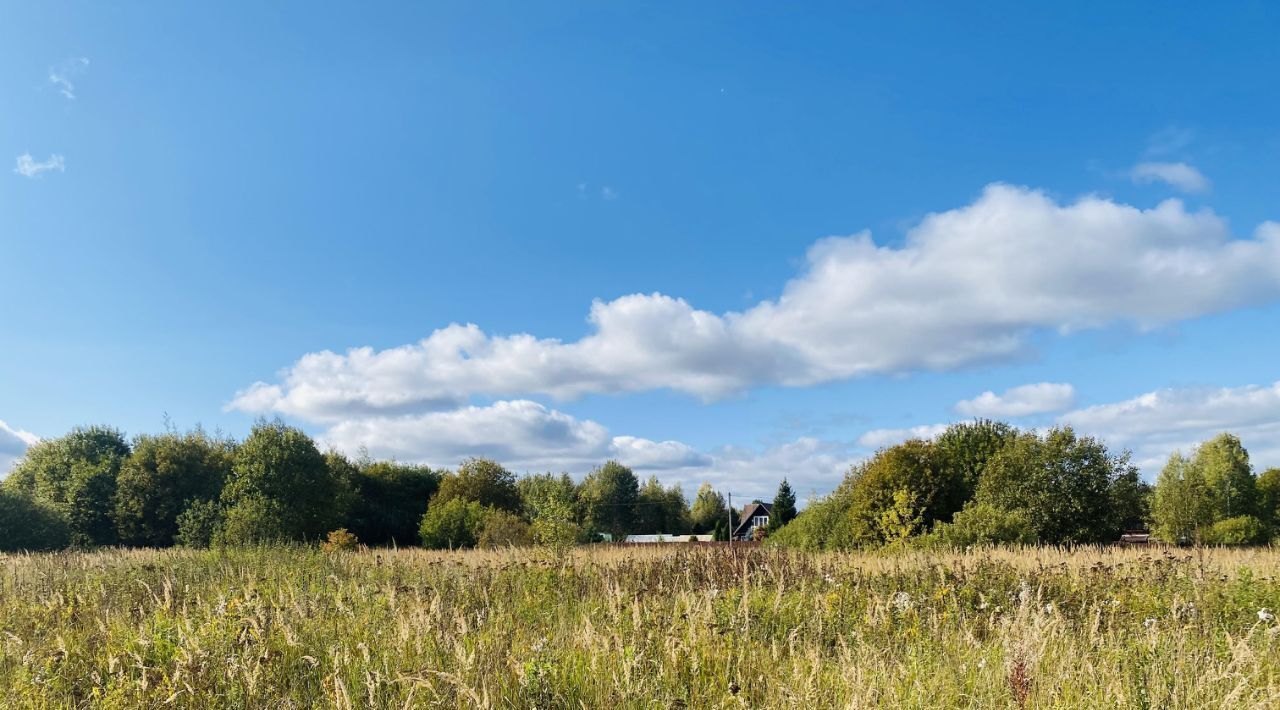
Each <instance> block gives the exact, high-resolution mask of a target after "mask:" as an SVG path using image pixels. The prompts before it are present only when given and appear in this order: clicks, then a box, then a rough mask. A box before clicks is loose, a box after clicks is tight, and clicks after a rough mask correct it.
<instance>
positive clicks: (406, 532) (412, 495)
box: [347, 461, 441, 546]
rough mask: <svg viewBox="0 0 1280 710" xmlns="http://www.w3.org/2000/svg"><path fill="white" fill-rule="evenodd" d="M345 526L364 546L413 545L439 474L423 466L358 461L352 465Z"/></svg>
mask: <svg viewBox="0 0 1280 710" xmlns="http://www.w3.org/2000/svg"><path fill="white" fill-rule="evenodd" d="M349 476H350V479H349V480H350V485H351V490H352V499H353V500H352V504H351V506H350V512H349V513H348V515H347V526H348V527H349V528H350V529H351V531H352V532H353V533H354V534H355V535H356V536H357V537H359V538H360V540H361V541H363V542H364V543H365V544H368V545H391V544H395V545H401V546H404V545H414V544H416V543H417V541H418V524H419V523H420V522H422V516H423V515H424V514H426V512H427V502H428V501H430V500H431V497H432V496H433V495H435V493H436V491H437V490H438V489H439V486H440V478H441V476H440V474H439V473H438V472H436V471H433V470H432V469H431V468H429V467H427V466H414V465H410V464H401V463H396V462H394V461H361V462H359V463H357V464H356V465H354V466H352V468H351V472H350V474H349Z"/></svg>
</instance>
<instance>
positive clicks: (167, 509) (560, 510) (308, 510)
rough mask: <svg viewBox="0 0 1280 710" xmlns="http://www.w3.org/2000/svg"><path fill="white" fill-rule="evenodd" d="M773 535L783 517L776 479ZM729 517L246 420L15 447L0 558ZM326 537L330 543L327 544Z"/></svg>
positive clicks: (668, 490) (560, 537)
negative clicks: (405, 459)
mask: <svg viewBox="0 0 1280 710" xmlns="http://www.w3.org/2000/svg"><path fill="white" fill-rule="evenodd" d="M778 500H779V501H780V502H781V503H782V504H783V510H782V513H783V514H782V516H781V517H779V518H778V520H779V524H781V523H782V522H785V520H789V519H790V518H791V517H794V516H795V495H794V492H792V490H791V488H790V486H789V484H787V482H786V481H785V480H784V481H783V482H782V484H781V486H780V487H779V497H778ZM731 515H733V516H734V518H735V520H736V514H735V511H730V510H729V509H728V507H727V506H726V505H725V500H724V497H723V496H722V495H721V494H720V493H718V492H717V491H715V490H714V489H712V487H711V486H710V484H705V483H704V484H703V485H702V486H701V487H700V488H699V489H698V491H697V494H696V495H695V497H694V500H693V503H692V505H690V504H689V502H688V501H687V500H686V498H685V495H684V492H683V491H682V490H681V488H680V486H679V485H673V486H669V487H664V486H663V485H662V484H661V483H660V482H659V481H658V479H657V478H656V477H650V478H649V479H648V480H647V481H645V482H644V483H641V482H640V481H639V480H638V479H637V477H636V475H635V473H634V472H633V471H632V470H631V469H629V468H627V467H626V466H623V465H622V464H620V463H618V462H616V461H609V462H607V463H605V464H603V465H602V466H600V467H598V468H596V469H595V470H593V471H591V473H589V474H588V475H587V476H586V477H585V478H584V479H583V480H582V481H581V482H575V481H574V480H573V479H572V478H570V477H569V475H568V474H552V473H544V474H537V475H529V476H524V477H520V478H517V477H516V476H515V474H513V473H512V472H510V471H508V470H507V469H505V468H503V467H502V466H501V465H500V464H499V463H497V462H495V461H492V460H489V459H482V458H476V459H469V460H467V461H464V462H463V463H462V464H461V465H460V466H458V467H457V469H455V470H452V471H447V470H439V469H433V468H430V467H428V466H420V465H412V464H405V463H398V462H395V461H378V460H373V459H370V458H368V457H361V458H359V459H356V460H352V459H350V458H348V457H346V456H344V455H342V454H341V453H338V452H334V451H330V452H327V453H322V452H321V451H320V450H319V448H318V447H317V446H316V443H315V442H314V441H313V440H312V439H311V437H309V436H308V435H307V434H306V433H304V432H302V431H301V430H299V429H296V428H293V427H289V426H286V425H285V424H283V423H282V422H280V421H263V422H259V423H257V424H256V425H255V426H254V427H253V428H252V430H251V431H250V433H249V435H248V436H247V437H246V438H245V439H244V440H243V441H238V442H237V441H235V440H233V439H231V438H228V437H225V436H220V435H216V434H209V433H207V432H205V431H203V430H200V429H196V430H194V431H190V432H178V431H167V432H165V433H162V434H157V435H141V436H137V437H135V438H134V439H133V440H132V441H128V440H126V439H125V437H124V435H123V434H121V433H120V432H119V431H117V430H115V429H112V428H110V427H103V426H93V427H82V428H76V429H73V430H72V431H71V432H70V433H68V434H66V435H65V436H62V437H59V438H56V439H48V440H44V441H40V442H38V443H37V444H35V445H33V446H32V447H31V448H29V449H28V450H27V452H26V453H25V455H24V456H23V458H22V459H21V460H20V461H19V462H18V463H17V464H16V465H15V467H14V468H13V470H12V471H11V473H10V474H9V476H8V477H7V478H6V479H5V480H4V481H3V483H2V484H0V550H50V549H59V548H63V547H68V546H76V547H96V546H107V545H124V546H136V547H167V546H171V545H186V546H194V547H207V546H211V545H242V544H256V543H262V542H273V541H317V540H321V539H324V538H326V537H331V539H332V540H336V541H339V542H341V543H342V544H352V543H354V542H355V541H359V542H361V543H365V544H368V545H399V546H408V545H416V544H422V545H425V546H427V547H433V548H460V547H473V546H505V545H525V544H532V543H539V544H546V545H556V546H561V545H572V544H576V543H579V542H586V541H590V540H593V539H599V538H600V537H601V536H602V534H604V535H608V536H610V537H612V538H613V539H621V538H622V537H623V536H625V535H627V534H644V533H671V534H699V533H714V534H715V535H716V537H717V538H718V539H727V538H728V534H729V519H730V516H731ZM331 534H332V536H331Z"/></svg>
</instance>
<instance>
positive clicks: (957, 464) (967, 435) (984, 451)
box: [933, 419, 1018, 500]
mask: <svg viewBox="0 0 1280 710" xmlns="http://www.w3.org/2000/svg"><path fill="white" fill-rule="evenodd" d="M1017 433H1018V431H1017V430H1016V429H1014V428H1013V427H1011V426H1009V425H1008V424H1005V423H1004V422H995V421H991V420H990V419H975V420H974V421H971V422H960V423H957V424H952V425H951V426H949V427H947V429H946V431H944V432H942V433H941V434H939V435H938V437H937V438H936V439H934V442H933V443H934V446H935V447H936V448H937V450H938V455H939V456H940V457H941V460H942V461H943V462H944V463H943V465H944V466H946V467H947V468H948V469H949V470H951V471H952V472H953V473H954V474H955V475H956V477H957V479H958V483H959V486H960V489H961V495H962V497H963V498H964V499H965V500H968V499H969V498H972V497H973V495H974V494H975V493H976V492H977V490H978V481H979V480H980V479H981V478H982V473H983V471H985V470H986V468H987V462H988V461H990V460H991V459H992V457H994V456H995V455H996V454H997V453H999V452H1000V450H1001V449H1003V448H1004V447H1005V445H1006V444H1008V443H1009V441H1010V440H1012V439H1013V438H1014V436H1016V435H1017Z"/></svg>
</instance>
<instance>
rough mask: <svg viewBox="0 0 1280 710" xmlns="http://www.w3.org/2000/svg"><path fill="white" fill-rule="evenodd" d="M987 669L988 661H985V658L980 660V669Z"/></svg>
mask: <svg viewBox="0 0 1280 710" xmlns="http://www.w3.org/2000/svg"><path fill="white" fill-rule="evenodd" d="M986 667H987V659H985V658H979V659H978V668H986Z"/></svg>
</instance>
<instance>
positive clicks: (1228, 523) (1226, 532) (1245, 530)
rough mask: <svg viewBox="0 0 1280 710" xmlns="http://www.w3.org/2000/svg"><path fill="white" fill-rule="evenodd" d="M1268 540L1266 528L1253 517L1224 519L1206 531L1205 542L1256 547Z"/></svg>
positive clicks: (1242, 516) (1243, 516) (1239, 516)
mask: <svg viewBox="0 0 1280 710" xmlns="http://www.w3.org/2000/svg"><path fill="white" fill-rule="evenodd" d="M1266 539H1267V528H1266V526H1265V525H1263V524H1262V521H1261V520H1259V519H1257V518H1256V517H1254V516H1252V515H1237V516H1234V517H1230V518H1223V519H1222V520H1219V521H1217V522H1215V523H1214V524H1212V525H1210V526H1209V527H1208V528H1207V529H1206V530H1205V531H1204V542H1205V543H1207V544H1209V545H1255V544H1257V543H1260V542H1265V541H1266Z"/></svg>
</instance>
